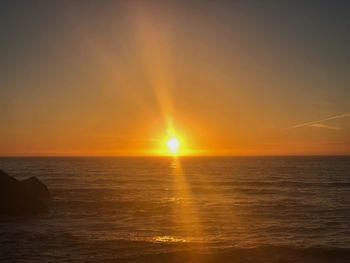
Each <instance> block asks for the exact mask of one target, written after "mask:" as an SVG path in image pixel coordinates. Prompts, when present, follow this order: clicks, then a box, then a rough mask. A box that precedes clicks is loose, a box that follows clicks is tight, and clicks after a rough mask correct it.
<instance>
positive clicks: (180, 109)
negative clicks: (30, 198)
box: [0, 1, 350, 156]
mask: <svg viewBox="0 0 350 263" xmlns="http://www.w3.org/2000/svg"><path fill="white" fill-rule="evenodd" d="M239 3H240V4H233V3H231V4H223V3H221V4H215V3H210V2H208V3H205V2H203V4H201V5H196V4H195V3H194V2H193V3H192V2H190V1H189V2H187V3H186V2H181V1H180V2H176V1H174V2H169V1H165V2H163V1H147V2H146V1H130V2H128V1H120V2H118V1H116V2H115V3H113V4H111V3H110V2H107V1H106V2H104V1H102V2H101V3H99V4H97V3H96V4H95V5H92V4H83V2H81V3H80V2H77V3H75V4H74V3H70V2H69V1H67V2H65V1H62V3H56V4H54V5H43V6H42V7H40V8H34V7H31V6H29V5H28V6H26V5H25V4H24V5H22V6H11V5H9V6H8V7H7V8H5V11H6V14H7V15H4V16H2V17H1V19H2V20H3V22H6V23H2V24H3V27H6V30H5V33H4V35H3V36H2V38H3V39H2V43H3V44H2V46H1V50H2V53H3V54H4V56H3V59H2V61H1V64H0V67H1V70H2V72H3V74H4V76H5V77H4V78H2V79H1V80H0V84H1V90H0V103H1V105H2V110H1V112H0V121H1V129H0V155H2V156H12V155H23V156H26V155H29V156H31V155H44V156H46V155H50V156H51V155H54V156H56V155H94V156H95V155H150V154H151V155H152V154H156V153H159V151H160V152H162V151H163V148H164V147H165V142H166V138H168V137H169V136H171V134H174V133H176V134H177V136H179V137H180V138H181V140H182V144H183V153H188V154H198V155H333V154H350V132H349V129H350V114H349V112H350V104H349V98H350V91H349V88H348V87H349V84H350V83H349V82H350V80H349V74H348V73H349V72H348V71H349V68H348V66H347V65H346V64H345V62H344V61H345V58H347V57H350V55H349V50H348V48H347V46H349V45H347V44H350V43H349V42H350V40H349V38H348V37H346V36H344V35H346V34H344V32H343V31H342V27H339V25H338V24H337V23H338V22H337V20H334V19H333V18H332V17H328V20H327V19H325V17H324V16H325V14H326V13H327V12H326V11H327V9H326V8H325V9H323V8H321V7H319V8H318V9H316V11H315V12H313V13H309V12H310V10H309V9H308V8H307V6H300V5H293V4H289V5H286V6H281V5H275V6H270V7H269V5H268V4H267V5H264V6H257V5H258V4H243V3H244V2H239ZM271 7H273V8H271ZM5 11H4V12H5ZM14 14H16V15H17V16H16V17H17V18H16V19H13V18H12V17H13V16H11V15H14ZM284 14H285V15H284ZM339 16H340V17H343V18H344V20H345V21H346V23H349V20H350V19H349V18H348V16H347V15H346V14H345V13H344V14H343V13H341V11H339V12H338V13H337V17H339ZM326 18H327V17H326ZM314 21H318V23H315V22H314ZM334 28H337V31H335V30H334ZM345 28H346V27H344V30H345ZM28 32H30V34H29V33H28ZM321 40H322V41H321ZM163 152H164V151H163Z"/></svg>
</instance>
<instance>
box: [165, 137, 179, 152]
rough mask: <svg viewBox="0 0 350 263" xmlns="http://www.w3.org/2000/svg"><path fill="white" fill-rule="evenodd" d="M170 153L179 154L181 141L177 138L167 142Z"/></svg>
mask: <svg viewBox="0 0 350 263" xmlns="http://www.w3.org/2000/svg"><path fill="white" fill-rule="evenodd" d="M167 145H168V149H169V152H170V153H171V154H178V153H179V151H180V141H179V140H178V139H177V138H176V137H173V138H170V140H168V142H167Z"/></svg>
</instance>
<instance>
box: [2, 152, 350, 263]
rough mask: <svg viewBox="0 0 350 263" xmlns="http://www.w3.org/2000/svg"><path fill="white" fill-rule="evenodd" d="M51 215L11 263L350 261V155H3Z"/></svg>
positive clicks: (38, 220)
mask: <svg viewBox="0 0 350 263" xmlns="http://www.w3.org/2000/svg"><path fill="white" fill-rule="evenodd" d="M0 169H1V170H4V171H5V172H7V173H9V174H10V175H12V176H14V177H15V178H17V179H24V178H27V177H29V176H36V177H38V178H39V179H40V180H41V181H43V182H44V183H45V184H46V185H47V186H48V188H49V189H50V191H51V192H52V194H53V196H54V197H53V200H52V202H51V203H50V204H49V207H50V212H49V213H48V214H43V215H34V216H28V217H1V218H0V262H350V251H349V250H350V158H349V157H234V158H229V157H182V158H170V157H169V158H168V157H159V158H156V157H149V158H136V157H130V158H92V157H89V158H77V157H75V158H52V157H51V158H0Z"/></svg>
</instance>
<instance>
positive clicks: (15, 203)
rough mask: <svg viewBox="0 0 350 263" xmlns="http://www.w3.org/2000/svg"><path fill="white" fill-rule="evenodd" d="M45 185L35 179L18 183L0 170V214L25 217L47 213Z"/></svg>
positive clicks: (47, 191)
mask: <svg viewBox="0 0 350 263" xmlns="http://www.w3.org/2000/svg"><path fill="white" fill-rule="evenodd" d="M50 196H51V195H50V192H49V190H48V189H47V187H46V185H44V184H43V183H42V182H40V181H39V180H38V179H37V178H36V177H31V178H29V179H26V180H24V181H19V180H17V179H15V178H13V177H11V176H9V175H8V174H7V173H5V172H3V171H1V170H0V214H6V215H25V214H37V213H43V212H47V211H48V207H47V205H46V203H45V200H47V199H49V198H50Z"/></svg>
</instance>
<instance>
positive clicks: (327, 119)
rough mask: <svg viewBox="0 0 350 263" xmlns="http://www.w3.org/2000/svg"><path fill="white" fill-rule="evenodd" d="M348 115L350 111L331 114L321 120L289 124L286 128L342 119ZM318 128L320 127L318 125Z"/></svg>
mask: <svg viewBox="0 0 350 263" xmlns="http://www.w3.org/2000/svg"><path fill="white" fill-rule="evenodd" d="M349 116H350V112H348V113H344V114H340V115H336V116H332V117H328V118H325V119H322V120H317V121H309V122H304V123H299V124H296V125H293V126H290V127H288V128H287V129H295V128H301V127H305V126H312V125H314V124H318V123H321V122H325V121H330V120H334V119H342V118H345V117H349ZM313 127H315V126H313ZM318 128H320V127H318ZM323 128H324V127H323Z"/></svg>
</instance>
